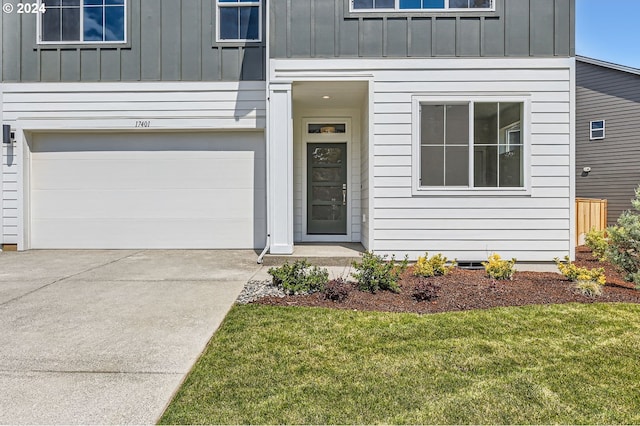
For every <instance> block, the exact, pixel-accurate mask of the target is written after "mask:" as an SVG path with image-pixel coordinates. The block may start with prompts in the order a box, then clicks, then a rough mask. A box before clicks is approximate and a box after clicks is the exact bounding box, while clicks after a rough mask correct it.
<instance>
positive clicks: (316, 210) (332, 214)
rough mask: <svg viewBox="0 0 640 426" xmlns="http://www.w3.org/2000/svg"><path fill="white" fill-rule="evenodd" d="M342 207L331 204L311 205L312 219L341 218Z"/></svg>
mask: <svg viewBox="0 0 640 426" xmlns="http://www.w3.org/2000/svg"><path fill="white" fill-rule="evenodd" d="M342 210H343V209H342V208H340V206H337V205H333V206H311V219H312V220H340V219H342Z"/></svg>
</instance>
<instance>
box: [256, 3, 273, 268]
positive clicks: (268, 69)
mask: <svg viewBox="0 0 640 426" xmlns="http://www.w3.org/2000/svg"><path fill="white" fill-rule="evenodd" d="M263 1H264V8H265V13H264V16H265V17H264V21H265V22H264V27H265V30H264V31H265V36H264V42H265V58H264V67H265V90H266V91H265V94H266V95H267V99H266V105H265V126H264V136H265V144H266V145H265V156H266V163H267V164H266V166H267V167H266V170H265V174H266V184H267V185H266V191H265V192H266V197H267V202H266V207H267V212H266V214H267V240H266V245H265V246H264V249H263V250H262V253H260V256H258V264H262V262H263V261H264V255H265V254H267V251H269V248H270V247H271V191H270V189H271V156H270V155H269V154H270V152H271V135H270V134H271V129H270V126H269V119H270V115H271V112H270V111H271V107H270V105H271V96H269V93H270V89H269V83H270V82H271V64H270V63H269V58H270V55H271V47H270V43H269V30H270V26H269V21H270V20H271V19H270V14H271V11H270V10H269V9H270V4H269V0H263Z"/></svg>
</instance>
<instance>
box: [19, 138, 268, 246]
mask: <svg viewBox="0 0 640 426" xmlns="http://www.w3.org/2000/svg"><path fill="white" fill-rule="evenodd" d="M265 180H266V179H265V160H264V137H263V135H262V134H260V133H213V134H204V133H195V134H185V135H178V134H153V135H150V134H149V135H144V134H143V135H138V134H112V133H109V134H94V135H87V134H84V135H83V134H68V135H67V134H52V135H36V137H35V138H34V139H33V140H32V161H31V233H30V234H31V246H32V247H33V248H258V247H262V246H263V245H264V243H265V234H266V207H265V204H266V203H265V200H266V197H265Z"/></svg>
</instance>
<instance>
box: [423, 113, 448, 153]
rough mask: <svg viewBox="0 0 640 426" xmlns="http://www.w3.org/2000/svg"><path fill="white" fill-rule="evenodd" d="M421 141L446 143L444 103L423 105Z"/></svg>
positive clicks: (436, 143)
mask: <svg viewBox="0 0 640 426" xmlns="http://www.w3.org/2000/svg"><path fill="white" fill-rule="evenodd" d="M421 115H422V117H420V120H421V121H420V143H421V144H423V145H425V144H430V145H442V144H444V105H422V112H421Z"/></svg>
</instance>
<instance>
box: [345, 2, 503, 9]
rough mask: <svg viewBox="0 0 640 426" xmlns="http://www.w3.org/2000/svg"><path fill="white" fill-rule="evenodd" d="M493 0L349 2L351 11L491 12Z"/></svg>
mask: <svg viewBox="0 0 640 426" xmlns="http://www.w3.org/2000/svg"><path fill="white" fill-rule="evenodd" d="M494 1H495V0H351V9H352V10H354V11H362V10H365V11H366V10H381V9H386V10H436V11H438V10H471V9H474V10H493V3H494Z"/></svg>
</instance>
